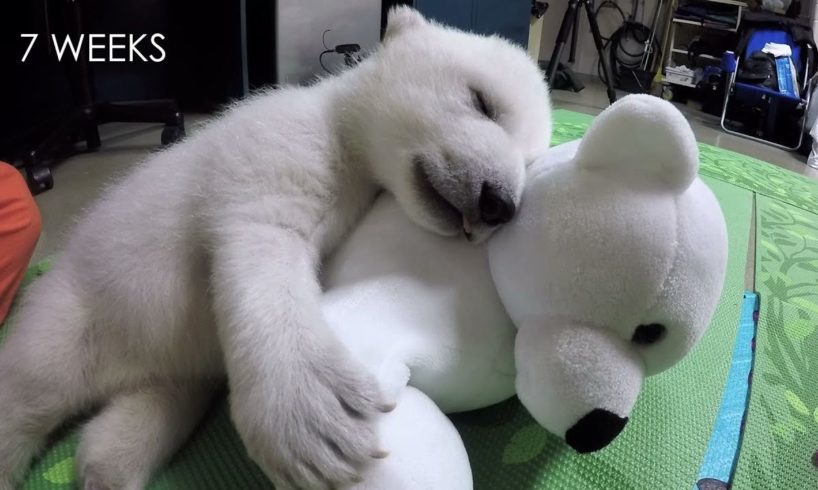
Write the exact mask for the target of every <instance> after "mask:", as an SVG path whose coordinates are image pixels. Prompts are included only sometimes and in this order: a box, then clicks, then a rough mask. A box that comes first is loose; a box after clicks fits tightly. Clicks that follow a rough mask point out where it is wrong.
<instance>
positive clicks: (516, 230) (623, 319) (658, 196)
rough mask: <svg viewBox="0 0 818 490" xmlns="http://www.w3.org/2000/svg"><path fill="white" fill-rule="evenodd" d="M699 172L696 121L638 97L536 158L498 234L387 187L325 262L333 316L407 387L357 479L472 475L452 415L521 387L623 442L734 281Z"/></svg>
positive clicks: (548, 408)
mask: <svg viewBox="0 0 818 490" xmlns="http://www.w3.org/2000/svg"><path fill="white" fill-rule="evenodd" d="M697 168H698V150H697V147H696V142H695V139H694V137H693V133H692V131H691V130H690V127H689V125H688V124H687V121H686V120H685V119H684V117H683V116H682V115H681V114H680V113H679V112H678V111H677V110H676V109H675V108H674V107H673V106H672V105H671V104H670V103H668V102H665V101H663V100H660V99H658V98H655V97H651V96H646V95H632V96H628V97H625V98H624V99H622V100H621V101H619V102H617V103H615V104H614V105H612V106H611V107H610V108H608V109H607V110H606V111H604V112H603V113H602V114H600V116H599V117H597V118H596V120H595V121H594V122H593V124H592V125H591V127H590V129H589V130H588V133H587V134H586V135H585V137H584V138H583V139H582V140H580V141H578V142H572V143H568V144H566V145H562V146H559V147H556V148H553V149H552V150H550V151H549V152H548V153H547V154H546V155H544V156H543V158H542V159H540V160H539V161H538V162H537V163H535V164H534V165H533V166H532V167H531V168H530V169H529V176H528V183H527V186H526V190H525V193H524V195H523V202H522V205H521V208H520V210H519V212H518V215H517V216H516V218H515V219H514V220H513V221H512V222H511V223H509V224H508V225H506V226H505V227H504V228H503V229H502V230H501V231H500V232H499V233H497V234H496V235H495V236H494V237H493V238H491V239H490V240H489V242H488V246H487V247H482V246H475V245H472V244H469V243H466V242H465V240H455V239H445V238H440V237H437V236H434V235H431V234H429V233H427V232H425V231H423V230H420V229H418V228H417V227H415V226H414V225H412V224H411V223H410V222H409V221H408V219H406V218H405V217H404V216H403V215H402V214H401V211H400V209H399V207H398V206H397V205H396V204H395V203H394V201H393V200H392V199H390V198H382V199H381V200H380V201H378V203H376V206H375V208H374V209H373V210H372V211H371V212H370V214H369V215H368V216H367V217H366V219H365V220H364V221H363V222H362V223H361V225H360V226H359V227H358V229H357V230H356V231H355V232H354V233H353V234H352V236H351V237H350V239H349V240H348V242H347V243H346V245H345V246H344V247H343V248H342V249H341V250H340V251H339V252H338V253H337V255H336V256H335V257H334V258H333V259H332V260H331V262H330V264H329V265H328V268H327V270H326V271H325V285H326V288H327V292H326V294H325V297H324V302H325V303H324V307H325V314H326V317H327V318H328V319H329V321H330V322H331V324H332V326H333V328H334V329H335V331H336V332H337V334H338V335H339V336H340V338H341V339H343V341H344V342H345V344H346V346H347V347H348V348H349V349H350V350H351V351H352V352H353V353H354V354H355V355H356V356H357V357H358V358H359V359H360V360H361V362H362V363H363V364H364V365H365V366H366V367H368V368H369V369H371V370H372V371H373V372H374V373H376V374H377V375H378V377H379V379H380V381H381V383H382V385H383V387H384V389H385V390H386V392H387V393H388V394H389V395H390V396H392V397H393V398H394V399H395V400H396V401H397V408H396V410H395V411H394V412H393V413H390V414H387V415H385V416H383V419H382V421H381V442H382V445H383V447H384V448H385V449H386V450H388V451H389V452H390V456H389V457H388V458H386V459H384V460H382V461H379V462H378V463H377V464H375V465H374V466H373V467H372V468H370V469H369V470H368V472H367V473H366V474H365V475H363V476H364V482H363V483H359V484H357V485H355V486H354V487H352V488H355V489H357V490H363V489H373V490H374V489H390V490H400V489H406V490H409V489H411V490H418V489H435V490H437V489H447V490H456V489H470V488H472V480H471V470H470V468H469V463H468V458H467V456H466V452H465V449H464V447H463V443H462V441H461V440H460V437H459V435H458V434H457V431H456V430H455V429H454V427H453V426H452V425H451V423H450V422H449V421H448V419H447V418H446V417H445V416H444V415H443V413H444V412H456V411H463V410H470V409H475V408H480V407H485V406H488V405H491V404H493V403H496V402H499V401H501V400H503V399H506V398H508V397H510V396H511V395H513V394H514V393H515V392H516V393H517V394H518V395H519V397H520V400H521V401H522V403H523V404H524V406H525V407H526V408H527V409H528V411H529V412H530V413H531V414H532V416H533V417H534V418H535V419H536V420H537V421H538V422H539V423H540V424H541V425H543V426H544V427H545V428H546V429H548V430H549V431H551V432H553V433H554V434H556V435H558V436H560V437H563V438H564V439H565V440H566V442H567V443H568V445H570V446H571V447H573V448H574V449H576V450H577V451H579V452H590V451H595V450H598V449H600V448H603V447H604V446H606V445H607V444H608V443H610V442H611V441H612V440H613V439H614V438H615V437H616V436H617V434H619V432H620V431H621V430H622V429H623V427H624V426H625V423H626V422H627V420H628V416H629V414H630V412H631V409H632V408H633V405H634V403H635V401H636V397H637V396H638V394H639V391H640V388H641V385H642V381H643V379H644V377H645V376H648V375H651V374H655V373H658V372H660V371H662V370H664V369H667V368H669V367H670V366H672V365H674V364H675V363H677V362H678V361H679V360H680V359H681V358H682V357H683V356H684V355H685V354H687V353H688V352H689V351H690V349H691V348H692V347H693V345H694V344H695V343H696V341H697V340H698V339H699V338H700V337H701V335H702V333H703V332H704V330H705V328H706V327H707V325H708V324H709V322H710V318H711V316H712V314H713V311H714V309H715V306H716V303H717V301H718V298H719V295H720V292H721V287H722V283H723V279H724V273H725V266H726V259H727V234H726V233H727V232H726V228H725V224H724V218H723V216H722V213H721V209H720V208H719V205H718V202H717V201H716V199H715V197H714V196H713V194H712V193H711V192H710V190H709V189H708V188H707V187H706V186H705V184H704V183H703V182H702V181H701V180H699V179H698V178H697V174H696V171H697ZM498 292H499V295H498ZM506 312H507V313H506ZM515 326H516V327H515Z"/></svg>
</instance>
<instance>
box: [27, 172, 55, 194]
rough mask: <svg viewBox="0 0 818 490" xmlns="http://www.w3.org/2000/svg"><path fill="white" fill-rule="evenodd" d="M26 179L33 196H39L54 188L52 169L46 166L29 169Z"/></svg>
mask: <svg viewBox="0 0 818 490" xmlns="http://www.w3.org/2000/svg"><path fill="white" fill-rule="evenodd" d="M26 177H28V186H29V188H30V189H31V193H32V194H39V193H41V192H45V191H47V190H50V189H52V188H53V187H54V177H53V176H52V175H51V169H50V168H48V167H46V166H37V167H27V168H26Z"/></svg>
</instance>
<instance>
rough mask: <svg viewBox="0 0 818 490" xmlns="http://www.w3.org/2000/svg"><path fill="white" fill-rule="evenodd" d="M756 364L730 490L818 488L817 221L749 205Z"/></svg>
mask: <svg viewBox="0 0 818 490" xmlns="http://www.w3.org/2000/svg"><path fill="white" fill-rule="evenodd" d="M756 230H757V234H756V289H757V290H758V292H759V294H760V297H761V309H760V312H759V326H758V332H757V335H756V359H755V366H754V371H753V383H752V387H751V389H750V408H749V411H748V414H747V425H746V426H745V432H744V441H743V444H742V446H741V451H740V452H739V462H738V467H737V471H736V476H735V480H734V481H735V488H738V489H744V488H755V489H778V488H781V489H784V488H786V489H818V460H816V458H818V215H816V214H813V213H810V212H809V211H805V210H803V209H799V208H796V207H794V206H791V205H788V204H785V203H782V202H780V201H777V200H775V199H771V198H768V197H765V196H758V198H757V201H756Z"/></svg>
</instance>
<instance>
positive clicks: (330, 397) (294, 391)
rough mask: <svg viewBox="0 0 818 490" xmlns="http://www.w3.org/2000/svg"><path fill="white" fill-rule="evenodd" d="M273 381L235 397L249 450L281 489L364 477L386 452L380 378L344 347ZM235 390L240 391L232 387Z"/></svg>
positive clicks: (237, 416) (386, 408) (238, 423)
mask: <svg viewBox="0 0 818 490" xmlns="http://www.w3.org/2000/svg"><path fill="white" fill-rule="evenodd" d="M274 378H275V379H273V380H271V381H272V382H271V383H264V384H267V385H268V386H269V389H256V390H252V392H251V394H250V396H248V397H246V398H245V399H243V400H242V399H241V398H236V397H235V396H234V397H233V402H232V403H231V405H232V406H233V414H234V415H233V416H234V419H235V422H236V426H237V427H238V429H239V432H240V434H241V435H242V439H243V440H244V443H245V445H246V446H247V450H248V452H249V454H250V456H251V457H252V458H253V459H254V460H255V461H256V463H258V464H259V466H261V468H262V469H263V470H264V471H265V473H266V474H267V476H268V477H269V478H270V479H271V480H273V482H274V483H275V484H276V485H277V487H278V488H281V489H314V488H315V489H325V488H336V487H337V486H339V485H343V484H346V483H351V482H356V481H360V479H361V477H360V470H361V469H362V468H363V467H364V466H365V465H367V464H369V463H370V462H371V460H372V459H373V458H383V457H385V456H386V455H387V453H386V452H385V451H384V450H383V449H382V448H381V447H379V445H378V438H377V435H376V432H375V430H376V427H375V422H376V416H377V414H378V413H379V412H386V411H389V410H391V409H392V408H394V405H391V406H390V405H387V404H384V403H383V402H382V398H381V394H380V391H379V389H378V386H377V384H376V382H375V380H374V379H373V378H372V377H371V376H370V375H369V374H367V373H366V371H365V370H364V369H363V367H361V366H358V365H356V364H355V363H354V362H352V361H351V360H350V359H349V358H348V356H347V355H346V354H345V353H343V352H341V353H337V354H335V355H332V356H322V357H320V358H319V359H313V360H310V361H309V362H307V363H304V364H301V367H300V368H299V369H297V370H296V369H294V368H293V370H291V371H289V372H287V373H280V375H279V376H275V377H274ZM234 395H238V393H234Z"/></svg>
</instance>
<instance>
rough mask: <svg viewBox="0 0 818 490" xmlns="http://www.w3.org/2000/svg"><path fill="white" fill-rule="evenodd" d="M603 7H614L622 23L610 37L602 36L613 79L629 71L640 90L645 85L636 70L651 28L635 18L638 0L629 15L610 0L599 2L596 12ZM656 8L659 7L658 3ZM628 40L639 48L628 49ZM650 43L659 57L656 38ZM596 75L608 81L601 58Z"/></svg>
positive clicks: (655, 54) (605, 81) (659, 51)
mask: <svg viewBox="0 0 818 490" xmlns="http://www.w3.org/2000/svg"><path fill="white" fill-rule="evenodd" d="M603 7H605V8H615V9H616V10H617V11H618V12H619V14H620V15H621V17H622V25H621V26H620V27H619V28H618V29H617V30H616V31H614V33H613V34H611V35H610V37H608V38H607V39H606V38H603V40H604V41H605V44H604V45H603V48H604V49H607V50H608V63H609V66H610V69H611V76H613V77H614V81H615V82H616V81H617V80H618V79H619V78H620V76H621V75H622V74H624V73H626V72H630V74H631V76H633V78H634V80H635V81H636V84H637V86H638V87H639V88H640V89H642V90H646V87H644V86H642V83H641V82H640V81H639V77H638V76H637V75H636V70H637V69H639V67H640V65H641V64H642V57H643V56H644V54H645V42H646V41H647V40H648V39H650V34H651V29H650V28H649V27H648V26H646V25H644V24H642V23H640V22H636V20H635V19H636V16H637V13H638V9H639V2H638V0H634V2H633V11H632V12H631V13H630V16H625V13H624V11H623V10H622V8H621V7H620V6H619V5H618V4H617V3H616V2H613V1H612V0H605V1H604V2H602V3H601V4H599V6H598V7H597V9H596V13H599V11H600V10H601V9H602V8H603ZM656 8H659V6H658V4H657V6H656ZM644 10H646V9H644V8H643V9H642V11H643V12H642V15H643V16H644ZM628 41H633V44H636V45H639V46H640V48H641V49H640V50H639V51H638V52H632V51H629V50H628V48H627V47H626V43H627V42H628ZM652 44H653V49H652V51H653V56H659V57H661V49H662V48H661V46H660V45H659V42H658V40H657V39H656V38H654V40H653V43H652ZM597 75H598V76H599V78H600V79H601V80H602V81H603V82H604V83H607V82H608V81H607V80H606V79H605V74H604V73H603V70H602V59H600V60H598V62H597Z"/></svg>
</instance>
